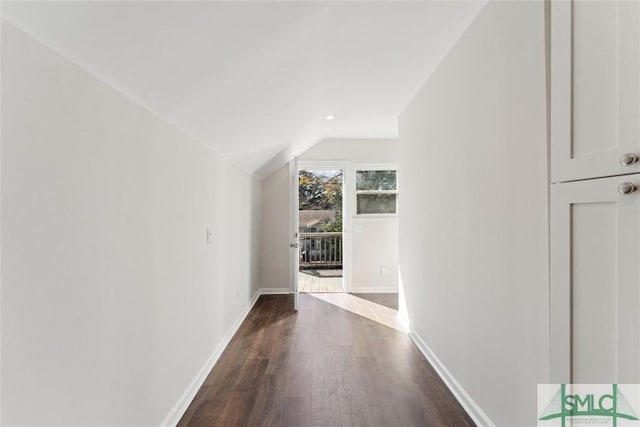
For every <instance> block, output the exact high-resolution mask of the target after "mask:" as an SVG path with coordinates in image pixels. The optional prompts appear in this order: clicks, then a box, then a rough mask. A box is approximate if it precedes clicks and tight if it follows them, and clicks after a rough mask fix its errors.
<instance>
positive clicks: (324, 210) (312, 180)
mask: <svg viewBox="0 0 640 427" xmlns="http://www.w3.org/2000/svg"><path fill="white" fill-rule="evenodd" d="M344 177H345V168H344V167H339V166H331V165H327V166H322V167H318V166H315V167H314V166H303V165H300V168H299V170H298V176H297V183H298V192H297V193H298V194H297V198H298V212H297V215H298V242H299V243H298V260H299V264H298V266H299V267H298V290H299V292H309V293H319V292H344V290H345V286H344V267H345V264H344V261H345V256H344V254H345V244H344V226H343V224H344V217H345V209H344V207H345V204H344Z"/></svg>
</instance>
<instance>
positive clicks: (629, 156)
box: [620, 153, 638, 166]
mask: <svg viewBox="0 0 640 427" xmlns="http://www.w3.org/2000/svg"><path fill="white" fill-rule="evenodd" d="M637 161H638V156H637V155H636V153H626V154H623V155H622V157H620V164H621V165H622V166H631V165H632V164H634V163H635V162H637Z"/></svg>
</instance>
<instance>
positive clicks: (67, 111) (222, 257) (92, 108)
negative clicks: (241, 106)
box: [2, 23, 260, 425]
mask: <svg viewBox="0 0 640 427" xmlns="http://www.w3.org/2000/svg"><path fill="white" fill-rule="evenodd" d="M2 37H3V40H2V41H3V45H2V67H3V69H2V101H3V111H2V114H3V116H2V121H3V127H2V199H3V200H2V236H3V240H2V263H3V269H4V270H3V283H2V350H3V354H2V372H3V374H4V375H3V378H2V407H3V410H4V412H3V419H2V422H3V423H4V424H6V425H21V424H22V425H24V424H32V425H33V424H41V425H52V424H56V425H157V424H159V423H160V422H161V420H162V419H163V418H164V417H165V416H166V415H167V413H168V412H169V411H170V409H171V408H172V406H173V405H174V404H175V403H176V402H177V401H178V399H179V397H180V396H181V395H182V393H183V392H184V391H185V389H186V388H187V386H188V384H189V383H190V381H191V380H192V379H193V378H194V376H195V375H196V374H197V373H198V371H199V370H200V369H201V368H202V367H203V365H204V364H205V362H206V361H207V359H208V358H209V356H210V355H211V354H212V353H213V352H214V349H215V348H216V346H217V345H218V344H219V343H220V342H221V341H222V340H223V337H224V336H225V334H226V333H227V332H228V331H229V329H230V328H231V326H232V324H233V323H234V321H235V320H236V319H237V317H238V316H239V315H240V314H241V312H242V310H243V309H244V308H245V307H246V305H247V304H248V302H249V301H250V299H251V297H252V295H253V294H254V292H255V291H256V289H257V287H258V284H257V250H258V222H259V219H260V218H259V216H260V193H259V191H260V183H259V182H258V181H257V180H256V179H255V178H254V177H252V176H250V175H248V174H246V173H244V172H242V171H240V170H239V169H237V168H236V167H234V166H233V165H231V164H230V163H229V162H228V161H226V160H225V159H223V158H222V157H220V156H219V155H217V154H216V153H214V152H212V151H211V150H210V149H208V148H205V147H204V146H202V145H200V144H199V143H197V142H195V141H194V140H193V139H191V138H190V137H188V136H187V135H185V134H183V133H182V132H180V131H179V130H177V129H176V128H174V127H172V126H171V125H169V124H168V123H166V122H164V121H163V120H161V119H159V118H158V117H156V116H154V115H153V114H151V113H150V112H149V111H147V110H145V109H143V108H142V107H140V106H139V105H137V104H135V103H133V102H132V101H131V100H130V99H128V98H127V97H125V96H124V95H122V94H121V93H119V92H116V91H115V90H114V89H112V88H111V87H109V86H107V85H105V84H103V83H101V82H100V81H98V80H96V79H95V78H94V77H92V76H91V75H89V74H87V73H86V72H84V71H83V70H81V69H79V68H78V67H76V66H75V65H73V64H72V63H70V62H68V61H66V60H65V59H63V58H62V57H61V56H59V55H58V54H56V53H54V52H53V51H51V50H49V49H48V48H46V47H44V46H43V45H40V44H39V43H37V42H35V41H34V40H33V39H31V38H29V37H28V36H26V35H25V34H24V33H22V32H20V31H19V30H17V29H15V28H13V27H12V26H10V25H8V24H7V23H3V30H2ZM207 226H212V227H213V230H214V240H213V242H212V244H210V245H207V242H206V232H205V230H206V227H207Z"/></svg>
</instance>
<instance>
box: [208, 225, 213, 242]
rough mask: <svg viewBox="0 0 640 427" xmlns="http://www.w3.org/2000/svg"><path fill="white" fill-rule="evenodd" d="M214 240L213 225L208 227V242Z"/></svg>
mask: <svg viewBox="0 0 640 427" xmlns="http://www.w3.org/2000/svg"><path fill="white" fill-rule="evenodd" d="M212 240H213V230H212V229H211V227H207V244H209V243H211V241H212Z"/></svg>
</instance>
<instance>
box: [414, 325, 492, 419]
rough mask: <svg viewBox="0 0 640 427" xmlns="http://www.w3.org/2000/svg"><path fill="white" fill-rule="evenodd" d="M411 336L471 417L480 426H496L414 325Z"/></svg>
mask: <svg viewBox="0 0 640 427" xmlns="http://www.w3.org/2000/svg"><path fill="white" fill-rule="evenodd" d="M409 337H410V338H411V341H413V343H414V344H415V345H416V347H418V349H419V350H420V352H421V353H422V354H423V355H424V357H425V358H426V359H427V360H428V361H429V363H430V364H431V366H432V367H433V369H434V370H435V371H436V373H437V374H438V376H439V377H440V379H441V380H442V381H443V382H444V383H445V385H446V386H447V388H448V389H449V391H450V392H451V394H453V396H454V397H455V398H456V400H458V402H459V403H460V405H462V408H463V409H464V410H465V411H466V413H467V414H468V415H469V416H470V417H471V419H472V420H473V422H474V423H476V424H477V425H479V426H487V427H495V424H494V423H493V422H492V421H491V419H489V417H488V416H487V414H485V413H484V411H483V410H482V409H480V406H479V405H478V404H477V403H476V402H475V401H474V400H473V399H472V398H471V396H469V393H467V391H466V390H465V389H464V388H463V387H462V385H461V384H460V383H459V382H458V380H456V379H455V377H454V376H453V375H452V374H451V372H449V370H448V369H447V368H446V367H445V365H444V364H443V363H442V362H441V361H440V359H438V357H437V356H436V355H435V353H434V352H433V351H432V350H431V349H430V348H429V346H428V345H427V343H426V342H425V341H424V339H422V337H421V336H420V335H419V334H418V333H417V332H416V331H415V329H413V328H412V327H409Z"/></svg>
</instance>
